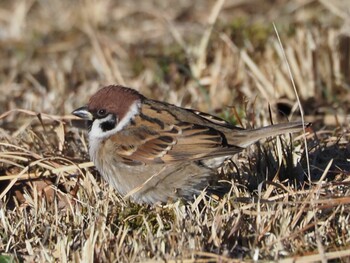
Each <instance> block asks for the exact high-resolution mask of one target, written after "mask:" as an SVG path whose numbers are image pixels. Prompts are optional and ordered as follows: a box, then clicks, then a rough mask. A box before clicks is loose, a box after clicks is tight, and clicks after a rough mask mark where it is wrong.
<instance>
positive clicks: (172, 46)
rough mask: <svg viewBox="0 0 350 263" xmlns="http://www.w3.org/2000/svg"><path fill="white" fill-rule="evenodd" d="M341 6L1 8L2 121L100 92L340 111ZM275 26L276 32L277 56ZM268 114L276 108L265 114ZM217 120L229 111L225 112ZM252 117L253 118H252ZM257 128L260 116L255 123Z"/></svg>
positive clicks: (79, 4) (69, 4)
mask: <svg viewBox="0 0 350 263" xmlns="http://www.w3.org/2000/svg"><path fill="white" fill-rule="evenodd" d="M349 6H350V4H349V2H348V1H346V0H336V1H332V2H329V1H312V0H293V1H288V0H285V1H284V0H275V1H272V0H270V1H254V0H249V1H239V0H227V1H143V2H139V1H111V0H85V1H68V0H61V1H42V0H28V1H21V0H15V1H6V0H5V1H2V2H1V4H0V50H1V52H0V60H1V66H0V92H1V97H0V112H5V111H8V110H11V109H15V108H23V109H28V110H33V111H36V112H45V113H49V114H55V115H65V114H69V113H70V112H71V110H73V109H74V108H75V107H77V106H79V105H81V104H84V103H86V101H87V100H88V98H89V96H90V95H91V94H92V93H94V92H95V91H96V90H97V89H98V88H100V87H101V86H103V85H106V84H112V83H118V84H123V85H127V86H129V87H133V88H135V89H137V90H139V91H140V92H141V93H144V95H146V96H149V97H152V98H156V99H160V100H166V101H168V102H171V103H176V104H178V105H182V106H187V107H193V108H197V109H200V110H202V111H209V112H212V113H213V112H218V114H219V115H220V114H221V115H222V116H225V111H227V110H228V107H229V106H235V107H236V108H237V109H238V111H239V110H240V109H243V111H244V109H245V108H247V106H246V104H249V105H250V106H249V107H248V110H250V109H251V108H252V107H251V104H254V105H256V106H255V108H256V109H259V110H256V112H255V113H254V114H257V116H258V117H259V114H263V112H264V111H266V110H267V105H268V104H270V105H272V106H273V107H277V110H280V111H281V112H282V114H284V115H289V114H290V113H291V111H293V110H294V111H295V110H296V107H295V105H296V104H295V103H296V96H295V92H294V91H293V88H292V85H291V78H290V75H289V72H288V68H287V63H286V61H285V59H284V55H283V52H285V54H286V57H287V60H288V62H289V64H290V68H291V72H292V74H293V78H294V82H295V85H296V88H297V92H298V95H299V96H300V99H301V101H302V105H303V106H304V108H305V112H306V114H307V115H311V116H313V117H315V118H316V117H320V114H322V116H323V117H325V116H327V118H329V119H324V118H323V117H322V120H323V121H326V122H329V124H333V125H336V124H337V123H336V121H335V120H334V114H337V115H339V116H340V119H339V121H342V120H343V119H342V118H344V116H345V115H346V114H347V113H348V110H349V103H348V101H349V99H350V98H349V96H350V95H349V83H350V66H349V65H350V62H349V61H350V58H349V57H350V55H349V54H350V48H349V46H350V44H349V43H350V42H349V34H350V33H349V32H350V29H349V28H350V25H349V23H350V22H349V21H350V19H349V12H350V11H349V9H350V7H349ZM273 23H274V24H275V26H276V29H277V31H278V33H279V34H280V38H281V42H282V45H283V49H284V51H283V50H282V48H281V46H280V44H279V42H278V38H277V35H276V32H275V30H274V28H273ZM273 109H276V108H273ZM226 114H227V113H226ZM255 117H256V116H255ZM258 119H259V118H258Z"/></svg>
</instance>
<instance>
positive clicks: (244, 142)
mask: <svg viewBox="0 0 350 263" xmlns="http://www.w3.org/2000/svg"><path fill="white" fill-rule="evenodd" d="M309 125H310V123H305V127H308V126H309ZM302 129H303V123H302V122H288V123H280V124H274V125H270V126H265V127H261V128H257V129H253V130H243V131H238V132H237V133H235V135H234V136H233V137H232V138H231V140H229V143H231V144H233V145H236V146H240V147H247V146H249V145H251V144H253V143H255V142H257V141H259V140H260V139H263V138H267V137H273V136H277V135H281V134H285V133H294V132H300V131H301V130H302Z"/></svg>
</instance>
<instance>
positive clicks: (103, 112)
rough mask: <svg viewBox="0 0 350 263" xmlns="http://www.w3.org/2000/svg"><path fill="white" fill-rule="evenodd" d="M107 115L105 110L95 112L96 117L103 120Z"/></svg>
mask: <svg viewBox="0 0 350 263" xmlns="http://www.w3.org/2000/svg"><path fill="white" fill-rule="evenodd" d="M106 115H107V111H106V110H105V109H100V110H98V111H97V117H99V118H103V117H105V116H106Z"/></svg>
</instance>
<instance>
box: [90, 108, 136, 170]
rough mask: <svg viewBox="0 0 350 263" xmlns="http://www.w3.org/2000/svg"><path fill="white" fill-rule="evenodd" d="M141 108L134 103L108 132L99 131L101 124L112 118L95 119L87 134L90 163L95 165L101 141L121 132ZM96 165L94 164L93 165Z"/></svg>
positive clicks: (109, 116)
mask: <svg viewBox="0 0 350 263" xmlns="http://www.w3.org/2000/svg"><path fill="white" fill-rule="evenodd" d="M140 106H141V102H140V101H136V102H134V103H133V104H132V105H131V106H130V109H129V111H128V113H127V114H126V115H125V116H124V118H123V119H121V120H120V122H118V123H117V125H116V126H115V127H114V128H113V129H112V130H109V131H103V130H102V129H101V123H103V122H106V121H108V120H109V119H110V118H112V116H111V115H108V116H107V117H105V118H103V119H96V120H94V122H93V123H92V126H91V130H90V132H89V145H90V146H89V153H90V157H91V159H92V161H93V162H94V163H95V161H96V160H97V156H96V155H97V153H98V150H99V146H100V143H101V141H103V140H105V139H107V138H108V137H109V136H111V135H113V134H115V133H117V132H118V131H120V130H122V129H123V128H124V127H125V126H126V125H127V124H128V123H129V122H130V121H131V120H132V119H133V118H134V117H135V115H137V114H138V113H139V109H140ZM95 164H96V163H95Z"/></svg>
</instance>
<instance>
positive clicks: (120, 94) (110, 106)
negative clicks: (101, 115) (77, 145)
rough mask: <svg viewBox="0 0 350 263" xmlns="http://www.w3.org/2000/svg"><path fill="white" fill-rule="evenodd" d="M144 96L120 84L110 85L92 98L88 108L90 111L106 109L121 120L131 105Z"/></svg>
mask: <svg viewBox="0 0 350 263" xmlns="http://www.w3.org/2000/svg"><path fill="white" fill-rule="evenodd" d="M143 98H144V97H143V96H142V95H141V94H140V93H138V92H137V91H136V90H133V89H130V88H126V87H123V86H119V85H110V86H106V87H104V88H102V89H100V90H99V91H97V92H96V93H95V94H94V95H93V96H92V97H91V98H90V101H89V103H88V109H89V111H90V112H94V111H97V110H100V109H105V110H107V111H108V112H110V113H114V114H116V115H117V116H118V118H119V120H121V119H122V118H123V117H124V116H125V114H126V113H127V112H128V110H129V108H130V106H131V105H132V104H133V103H134V102H135V101H136V100H142V99H143Z"/></svg>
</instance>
